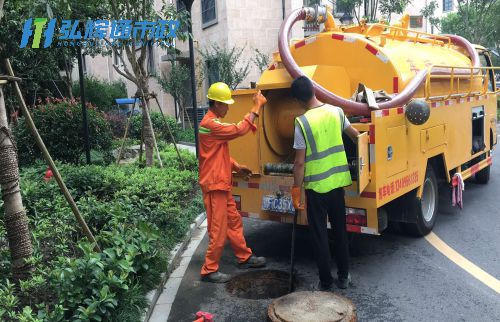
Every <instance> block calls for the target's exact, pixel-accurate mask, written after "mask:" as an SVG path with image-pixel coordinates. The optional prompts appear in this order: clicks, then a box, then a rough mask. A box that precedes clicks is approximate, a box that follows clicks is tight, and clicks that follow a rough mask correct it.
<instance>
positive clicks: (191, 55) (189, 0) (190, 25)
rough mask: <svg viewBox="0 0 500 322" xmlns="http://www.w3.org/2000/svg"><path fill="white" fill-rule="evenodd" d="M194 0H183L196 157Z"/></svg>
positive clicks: (196, 110)
mask: <svg viewBox="0 0 500 322" xmlns="http://www.w3.org/2000/svg"><path fill="white" fill-rule="evenodd" d="M193 1H194V0H182V2H183V3H184V5H185V6H186V10H187V11H188V12H189V23H188V32H189V64H190V65H191V68H190V69H191V99H192V101H193V130H194V142H195V144H196V157H198V153H199V151H198V106H197V105H196V84H195V83H196V82H195V78H194V77H195V75H194V48H193V38H192V35H193V20H192V19H191V7H192V6H193Z"/></svg>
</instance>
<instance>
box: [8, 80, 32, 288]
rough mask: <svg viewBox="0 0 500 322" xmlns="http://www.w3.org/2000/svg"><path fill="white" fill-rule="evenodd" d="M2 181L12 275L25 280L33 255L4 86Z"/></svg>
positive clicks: (29, 270) (28, 273) (15, 278)
mask: <svg viewBox="0 0 500 322" xmlns="http://www.w3.org/2000/svg"><path fill="white" fill-rule="evenodd" d="M0 184H1V189H2V198H3V201H4V208H5V215H4V222H5V230H6V231H7V239H8V241H9V249H10V257H11V263H12V275H13V278H14V280H23V279H25V278H27V277H28V276H29V275H30V272H31V269H32V267H31V265H30V264H28V263H26V260H27V259H28V258H29V257H31V256H32V254H33V247H32V245H31V235H30V232H29V228H28V218H27V217H26V211H25V210H24V207H23V201H22V198H21V191H20V188H19V166H18V163H17V152H16V148H15V145H14V141H13V138H12V134H11V132H10V130H9V127H8V122H7V115H6V111H5V100H4V95H3V89H2V86H1V85H0Z"/></svg>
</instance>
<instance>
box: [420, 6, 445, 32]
mask: <svg viewBox="0 0 500 322" xmlns="http://www.w3.org/2000/svg"><path fill="white" fill-rule="evenodd" d="M437 8H439V5H438V3H437V1H436V0H433V1H431V2H429V4H427V5H426V6H424V7H423V8H422V10H420V14H421V15H422V16H423V17H424V18H425V19H427V20H428V21H429V23H430V24H431V26H433V27H435V28H436V29H438V30H440V29H441V21H440V20H439V18H436V17H435V16H434V12H435V11H436V9H437Z"/></svg>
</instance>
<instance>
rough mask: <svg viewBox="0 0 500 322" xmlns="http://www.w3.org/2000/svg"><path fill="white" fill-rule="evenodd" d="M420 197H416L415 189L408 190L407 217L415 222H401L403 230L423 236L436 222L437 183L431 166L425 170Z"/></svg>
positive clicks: (413, 234)
mask: <svg viewBox="0 0 500 322" xmlns="http://www.w3.org/2000/svg"><path fill="white" fill-rule="evenodd" d="M423 189H424V190H423V192H422V198H421V199H420V198H418V197H417V191H416V190H415V191H412V192H410V195H409V196H408V197H409V198H408V199H407V200H408V202H407V204H406V205H405V211H406V212H407V217H409V218H414V219H415V220H416V222H415V223H402V228H403V230H404V231H405V232H406V233H408V234H410V235H412V236H416V237H423V236H425V235H427V234H428V233H430V232H431V230H432V227H434V223H435V222H436V217H437V211H438V199H439V193H438V183H437V178H436V174H435V173H434V170H433V169H432V167H431V166H429V167H427V170H426V171H425V179H424V187H423Z"/></svg>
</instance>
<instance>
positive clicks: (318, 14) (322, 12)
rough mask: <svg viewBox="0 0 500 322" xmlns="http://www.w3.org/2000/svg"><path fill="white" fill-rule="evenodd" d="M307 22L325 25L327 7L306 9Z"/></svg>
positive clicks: (317, 6)
mask: <svg viewBox="0 0 500 322" xmlns="http://www.w3.org/2000/svg"><path fill="white" fill-rule="evenodd" d="M304 11H305V14H306V19H305V20H306V21H307V22H317V23H323V22H325V21H326V13H327V9H326V7H325V6H320V5H315V6H314V7H304Z"/></svg>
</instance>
